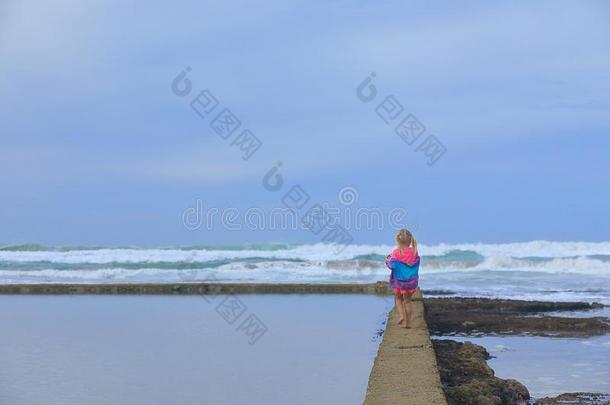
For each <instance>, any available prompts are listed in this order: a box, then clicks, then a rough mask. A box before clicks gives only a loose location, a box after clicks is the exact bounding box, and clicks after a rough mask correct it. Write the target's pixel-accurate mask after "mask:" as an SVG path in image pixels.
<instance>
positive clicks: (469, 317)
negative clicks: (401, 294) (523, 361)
mask: <svg viewBox="0 0 610 405" xmlns="http://www.w3.org/2000/svg"><path fill="white" fill-rule="evenodd" d="M424 304H425V305H424V308H425V317H426V322H427V323H428V327H429V329H430V332H431V333H432V334H437V335H447V334H452V333H461V334H481V333H486V334H489V333H495V334H512V335H518V334H530V335H536V336H554V337H587V336H598V335H603V334H606V333H610V320H609V319H608V318H605V317H591V318H568V317H560V316H548V315H543V314H544V313H545V312H558V311H582V310H591V309H596V308H601V307H603V305H601V304H596V303H594V304H589V303H586V302H540V301H517V300H499V299H484V298H432V299H426V300H425V302H424Z"/></svg>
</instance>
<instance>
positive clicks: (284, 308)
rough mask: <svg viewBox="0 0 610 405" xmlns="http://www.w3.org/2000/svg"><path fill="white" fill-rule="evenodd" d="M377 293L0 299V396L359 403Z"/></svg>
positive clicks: (61, 400)
mask: <svg viewBox="0 0 610 405" xmlns="http://www.w3.org/2000/svg"><path fill="white" fill-rule="evenodd" d="M390 305H391V303H390V302H389V301H386V300H384V299H383V298H379V297H375V296H365V295H362V296H356V295H352V296H348V295H340V296H339V295H337V296H328V295H324V296H312V295H307V296H297V295H293V296H286V295H284V296H279V295H278V296H269V295H266V296H253V295H247V296H217V297H214V298H213V299H209V300H206V299H204V298H202V297H182V296H175V297H173V296H137V297H130V296H126V297H117V296H2V297H0V322H1V325H2V327H1V328H0V358H1V359H2V363H1V365H0V403H7V404H12V405H20V404H28V405H33V404H45V405H48V404H62V405H66V404H79V405H80V404H83V403H89V404H168V403H177V404H178V403H179V404H202V403H210V404H212V403H229V404H251V403H265V404H285V403H303V404H309V403H311V404H337V403H341V404H350V403H362V400H363V398H364V394H365V391H366V386H367V381H368V376H369V372H370V369H371V367H372V363H373V359H374V357H375V355H376V352H377V349H378V346H379V342H380V339H378V338H375V336H376V332H377V330H378V329H380V328H382V327H383V325H382V322H383V321H384V320H385V316H386V313H387V310H388V309H389V308H390Z"/></svg>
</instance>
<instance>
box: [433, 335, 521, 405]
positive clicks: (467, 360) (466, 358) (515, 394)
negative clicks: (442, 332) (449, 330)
mask: <svg viewBox="0 0 610 405" xmlns="http://www.w3.org/2000/svg"><path fill="white" fill-rule="evenodd" d="M432 343H433V345H434V350H435V352H436V360H437V363H438V368H439V372H440V376H441V382H442V384H443V391H444V392H445V396H446V397H447V403H448V404H449V405H458V404H459V405H510V404H519V403H523V402H525V401H527V400H528V399H529V398H530V395H529V392H528V390H527V388H526V387H525V386H524V385H523V384H521V383H520V382H518V381H516V380H510V379H508V380H503V379H501V378H498V377H496V376H495V375H494V371H493V370H492V369H491V368H490V367H489V366H488V365H487V360H488V359H490V358H491V357H490V355H489V353H488V352H487V350H485V348H484V347H481V346H478V345H475V344H472V343H470V342H466V343H460V342H456V341H453V340H433V341H432Z"/></svg>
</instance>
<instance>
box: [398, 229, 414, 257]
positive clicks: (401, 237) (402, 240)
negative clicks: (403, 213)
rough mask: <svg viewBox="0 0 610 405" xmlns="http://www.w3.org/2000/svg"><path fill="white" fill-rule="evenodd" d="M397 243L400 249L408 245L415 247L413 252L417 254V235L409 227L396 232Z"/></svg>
mask: <svg viewBox="0 0 610 405" xmlns="http://www.w3.org/2000/svg"><path fill="white" fill-rule="evenodd" d="M396 245H397V246H398V248H399V249H405V248H408V247H413V253H415V254H416V255H417V241H416V240H415V236H413V234H412V233H411V232H409V231H408V230H407V229H404V228H403V229H401V230H399V231H398V233H397V234H396Z"/></svg>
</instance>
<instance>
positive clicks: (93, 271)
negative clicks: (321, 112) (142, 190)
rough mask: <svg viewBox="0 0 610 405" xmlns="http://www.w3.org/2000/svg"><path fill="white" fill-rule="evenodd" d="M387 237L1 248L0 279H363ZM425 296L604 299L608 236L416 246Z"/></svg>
mask: <svg viewBox="0 0 610 405" xmlns="http://www.w3.org/2000/svg"><path fill="white" fill-rule="evenodd" d="M391 250H392V246H390V245H349V246H346V247H341V246H335V245H329V244H309V245H307V244H303V245H293V244H283V243H267V244H242V245H236V246H181V247H159V248H138V247H80V246H63V247H47V246H41V245H35V244H28V245H4V246H2V247H0V283H2V284H11V283H12V284H15V283H138V282H144V283H146V282H155V283H174V282H220V283H222V282H251V283H287V282H290V283H370V282H375V281H380V280H387V278H388V270H387V269H386V268H385V266H384V262H383V261H384V258H385V256H386V255H387V254H389V252H390V251H391ZM419 250H420V254H421V256H422V265H421V269H420V287H421V288H422V290H424V291H426V292H427V296H434V295H450V296H478V297H497V298H512V299H527V300H534V299H535V300H547V301H588V302H593V301H595V302H600V303H604V304H608V305H610V242H596V243H592V242H551V241H532V242H524V243H506V244H484V243H475V244H473V243H465V244H438V245H420V247H419Z"/></svg>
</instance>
